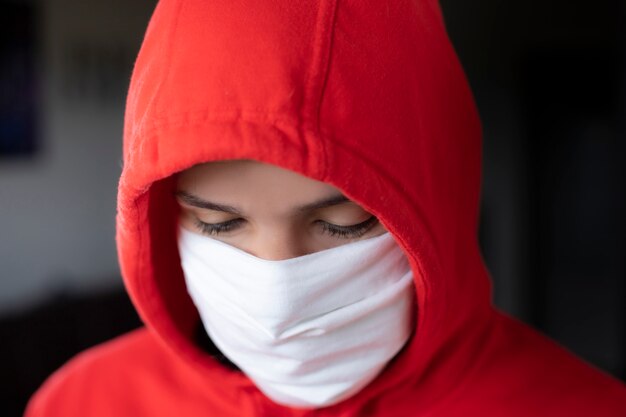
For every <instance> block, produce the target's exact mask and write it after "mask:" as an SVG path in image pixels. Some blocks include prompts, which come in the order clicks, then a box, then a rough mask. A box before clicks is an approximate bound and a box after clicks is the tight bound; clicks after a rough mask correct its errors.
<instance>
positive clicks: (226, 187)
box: [177, 160, 341, 206]
mask: <svg viewBox="0 0 626 417" xmlns="http://www.w3.org/2000/svg"><path fill="white" fill-rule="evenodd" d="M177 189H178V190H182V191H185V192H188V193H191V194H194V195H197V196H199V197H202V198H207V199H211V200H222V202H230V203H239V204H244V205H249V203H250V202H255V204H256V205H268V204H269V205H271V204H272V203H273V202H275V203H280V204H281V205H282V206H285V205H294V206H295V205H300V204H302V203H306V202H309V201H312V200H316V199H319V198H323V197H329V196H333V195H339V194H341V191H340V190H339V189H337V188H336V187H334V186H332V185H330V184H326V183H324V182H321V181H317V180H314V179H311V178H308V177H305V176H303V175H301V174H298V173H296V172H293V171H290V170H287V169H284V168H281V167H278V166H275V165H271V164H266V163H261V162H258V161H252V160H231V161H214V162H207V163H203V164H199V165H195V166H193V167H191V168H189V169H187V170H185V171H182V172H181V173H179V175H178V181H177Z"/></svg>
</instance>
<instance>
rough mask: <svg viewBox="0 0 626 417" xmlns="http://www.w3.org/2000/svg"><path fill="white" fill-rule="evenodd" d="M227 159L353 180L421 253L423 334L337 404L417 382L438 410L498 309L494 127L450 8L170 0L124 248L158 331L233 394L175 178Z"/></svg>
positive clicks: (349, 188) (123, 203)
mask: <svg viewBox="0 0 626 417" xmlns="http://www.w3.org/2000/svg"><path fill="white" fill-rule="evenodd" d="M225 159H253V160H257V161H261V162H265V163H270V164H274V165H277V166H280V167H282V168H285V169H289V170H292V171H295V172H297V173H300V174H302V175H305V176H307V177H310V178H312V179H316V180H319V181H323V182H326V183H329V184H331V185H333V186H335V187H337V188H339V189H340V190H342V191H343V193H344V194H345V195H346V196H347V197H348V198H350V199H351V200H353V201H355V202H357V203H358V204H360V205H361V206H363V207H364V208H365V209H366V210H368V211H369V212H371V213H372V214H374V215H376V216H377V217H378V219H379V220H380V222H381V223H382V224H383V225H384V226H385V227H386V228H387V230H389V231H390V232H391V233H392V234H393V235H394V237H395V239H396V241H397V242H398V244H399V245H400V246H401V248H402V249H403V251H404V252H405V254H406V256H407V258H408V259H409V262H410V265H411V268H412V270H413V273H414V279H415V289H416V299H417V313H416V314H417V317H416V320H415V326H416V328H415V332H414V334H413V337H412V338H411V339H410V340H409V342H408V344H407V346H406V347H405V349H404V350H403V351H402V352H401V354H400V355H399V356H398V357H397V358H395V359H394V361H392V362H391V363H390V364H389V366H388V367H387V368H386V369H385V371H384V372H383V373H382V374H381V375H380V376H379V377H378V378H377V379H376V380H374V381H373V382H372V383H370V384H369V385H368V386H367V387H366V388H365V389H364V390H363V391H361V392H359V393H358V394H356V395H355V396H353V397H351V398H348V399H347V400H344V401H343V402H341V403H339V404H336V405H334V406H332V407H331V408H333V409H340V408H342V407H350V408H352V409H354V408H355V407H360V406H364V404H366V403H368V402H371V401H372V400H373V399H376V398H382V397H384V396H389V395H397V396H398V398H400V396H401V395H403V393H404V394H406V393H407V392H408V391H410V393H411V394H410V396H411V397H410V398H411V401H412V402H415V403H416V404H422V405H424V406H425V405H427V404H430V403H432V402H435V401H438V400H439V399H441V398H443V397H444V396H445V395H447V394H448V393H450V392H452V391H453V390H454V388H455V387H457V386H458V385H459V384H461V383H462V382H463V378H464V376H465V375H467V373H468V370H469V369H470V367H471V366H472V363H473V360H474V358H475V356H476V355H477V352H478V351H479V350H480V346H481V341H482V338H483V336H484V334H485V333H484V332H485V331H486V329H487V327H488V324H489V322H490V320H491V317H492V316H493V309H492V306H491V286H490V285H491V284H490V280H489V276H488V272H487V270H486V269H485V267H484V263H483V260H482V257H481V254H480V251H479V246H478V238H477V227H478V208H479V197H480V182H481V171H480V169H481V126H480V122H479V118H478V114H477V111H476V108H475V103H474V100H473V97H472V94H471V91H470V89H469V86H468V83H467V80H466V78H465V75H464V73H463V71H462V68H461V66H460V65H459V62H458V60H457V57H456V55H455V52H454V50H453V48H452V46H451V44H450V41H449V39H448V37H447V34H446V31H445V27H444V21H443V18H442V15H441V12H440V8H439V5H438V3H437V2H436V1H432V0H414V1H409V0H406V1H387V0H385V1H380V0H376V1H341V2H338V1H336V0H328V1H292V0H277V1H271V2H270V1H244V0H237V1H233V0H215V1H204V0H187V1H180V0H162V1H160V2H159V3H158V5H157V7H156V9H155V11H154V13H153V15H152V18H151V20H150V23H149V25H148V28H147V32H146V34H145V38H144V40H143V44H142V46H141V50H140V52H139V55H138V58H137V60H136V63H135V67H134V69H133V73H132V79H131V83H130V89H129V92H128V97H127V106H126V114H125V126H124V166H123V172H122V175H121V178H120V181H119V194H118V212H117V235H116V238H117V245H118V246H117V247H118V255H119V260H120V265H121V270H122V274H123V277H124V282H125V285H126V288H127V290H128V292H129V294H130V296H131V299H132V301H133V303H134V305H135V307H136V308H137V310H138V312H139V314H140V316H141V318H142V320H143V321H144V323H145V324H146V326H147V327H148V328H149V329H150V330H151V331H152V332H153V333H154V334H155V335H156V336H157V338H158V339H159V340H160V341H161V342H162V343H163V344H164V346H166V347H167V349H168V350H170V351H171V352H172V353H173V354H174V355H175V356H176V357H177V358H180V360H181V361H182V363H184V364H188V365H189V366H190V367H192V368H193V369H194V372H196V373H197V374H198V381H200V382H199V384H200V385H201V386H204V387H206V389H207V390H216V392H221V393H222V394H223V395H224V396H225V397H229V396H230V397H232V398H235V397H233V395H234V394H233V392H254V386H253V385H252V383H251V382H250V380H248V378H247V377H246V376H245V375H243V374H240V373H237V372H233V371H231V370H229V369H227V368H225V367H224V366H222V365H220V364H219V363H218V362H216V361H215V360H214V359H213V358H212V357H211V356H209V355H208V354H206V353H204V352H203V351H202V350H201V349H200V348H198V347H197V346H196V345H195V344H194V342H193V340H192V337H193V333H194V328H195V325H196V324H197V322H198V320H199V318H198V312H197V311H196V308H195V306H194V304H193V303H192V301H191V299H190V298H189V296H188V294H187V291H186V288H185V284H184V279H183V274H182V270H181V266H180V259H179V255H178V251H177V246H176V231H177V228H176V226H177V225H176V214H177V205H176V203H175V199H174V197H173V190H174V185H175V181H174V178H175V174H176V173H177V172H179V171H181V170H184V169H186V168H189V167H191V166H193V165H195V164H198V163H202V162H207V161H215V160H225ZM234 388H242V390H239V391H237V390H235V389H234ZM199 389H203V388H199ZM407 390H408V391H407ZM390 392H393V393H394V394H390ZM251 395H252V394H251ZM255 395H256V394H255ZM230 397H229V398H230ZM238 398H239V397H238ZM239 400H241V398H239V399H238V401H239ZM256 401H259V402H263V401H266V402H267V406H268V407H269V406H270V405H269V404H270V403H269V401H270V400H269V399H264V397H261V396H258V397H257V400H256ZM285 410H286V409H285ZM292 411H293V412H294V413H296V412H297V410H292Z"/></svg>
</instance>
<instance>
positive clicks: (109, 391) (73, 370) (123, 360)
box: [25, 328, 172, 417]
mask: <svg viewBox="0 0 626 417" xmlns="http://www.w3.org/2000/svg"><path fill="white" fill-rule="evenodd" d="M171 361H172V359H171V357H170V355H169V354H168V352H166V351H165V348H163V347H161V346H160V344H159V343H158V341H157V340H156V339H155V338H154V336H152V334H151V333H150V332H149V331H148V330H147V329H145V328H140V329H136V330H133V331H131V332H128V333H125V334H122V335H120V336H118V337H116V338H114V339H111V340H109V341H107V342H104V343H102V344H99V345H96V346H94V347H91V348H89V349H87V350H85V351H83V352H81V353H79V354H77V355H76V356H74V357H73V358H72V359H70V360H69V361H68V362H67V363H65V364H64V365H63V366H62V367H61V368H59V369H58V370H57V371H55V372H54V373H53V374H52V375H51V376H50V377H48V379H47V380H46V381H45V382H44V383H43V384H42V385H41V387H40V388H39V389H38V390H37V391H36V392H35V394H34V395H33V396H32V397H31V399H30V401H29V403H28V405H27V408H26V413H25V416H26V417H39V416H46V417H48V416H74V415H76V416H79V415H100V414H98V413H92V412H90V411H88V410H91V409H93V408H96V407H98V408H99V409H100V411H99V413H100V412H101V414H102V415H113V414H111V412H113V411H114V410H113V409H112V408H111V407H113V406H114V403H116V402H117V403H120V402H122V401H119V400H120V399H123V398H124V397H125V396H128V395H133V394H132V391H135V392H136V390H133V387H144V388H145V387H146V385H147V384H146V379H147V378H150V379H151V376H152V375H153V374H154V373H157V372H159V369H160V368H163V367H164V366H168V365H167V362H171ZM107 400H108V401H107ZM111 400H118V401H111ZM105 402H108V403H109V404H108V405H106V406H105Z"/></svg>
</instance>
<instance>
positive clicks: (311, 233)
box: [176, 160, 386, 260]
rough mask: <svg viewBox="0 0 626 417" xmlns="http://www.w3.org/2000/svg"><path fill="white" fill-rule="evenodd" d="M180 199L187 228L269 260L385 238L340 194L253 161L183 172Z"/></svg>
mask: <svg viewBox="0 0 626 417" xmlns="http://www.w3.org/2000/svg"><path fill="white" fill-rule="evenodd" d="M176 199H177V201H178V203H179V205H180V208H181V210H180V218H179V221H180V224H181V225H182V226H183V227H184V228H186V229H188V230H190V231H192V232H194V233H198V234H203V235H206V236H208V237H211V238H213V239H217V240H221V241H223V242H225V243H228V244H230V245H232V246H235V247H237V248H239V249H241V250H244V251H246V252H248V253H250V254H252V255H254V256H257V257H259V258H263V259H267V260H281V259H289V258H294V257H297V256H302V255H306V254H309V253H313V252H317V251H320V250H323V249H329V248H332V247H335V246H339V245H343V244H345V243H349V242H354V241H357V240H362V239H367V238H371V237H374V236H378V235H381V234H383V233H385V232H386V229H385V228H384V227H383V225H382V224H381V223H379V222H378V219H377V218H376V217H374V216H372V215H371V214H370V213H368V212H367V211H365V210H364V209H363V208H362V207H361V206H359V205H358V204H356V203H355V202H353V201H350V200H348V199H347V198H346V197H345V196H343V194H342V193H341V191H340V190H339V189H337V188H335V187H333V186H331V185H329V184H326V183H323V182H320V181H316V180H313V179H311V178H308V177H305V176H302V175H300V174H297V173H295V172H293V171H289V170H286V169H283V168H280V167H277V166H274V165H270V164H265V163H261V162H257V161H252V160H232V161H216V162H209V163H204V164H200V165H196V166H194V167H192V168H189V169H187V170H185V171H183V172H181V173H179V175H178V180H177V188H176Z"/></svg>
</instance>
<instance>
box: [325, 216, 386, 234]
mask: <svg viewBox="0 0 626 417" xmlns="http://www.w3.org/2000/svg"><path fill="white" fill-rule="evenodd" d="M376 223H378V219H377V218H376V216H372V217H370V218H369V219H367V220H365V221H364V222H361V223H358V224H355V225H352V226H338V225H336V224H332V223H328V222H324V221H322V222H320V224H321V225H322V231H323V232H324V233H327V234H328V235H330V236H337V237H341V238H344V239H351V238H358V237H361V236H363V235H364V234H365V233H366V232H367V231H368V230H370V229H371V228H372V227H374V225H375V224H376Z"/></svg>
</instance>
